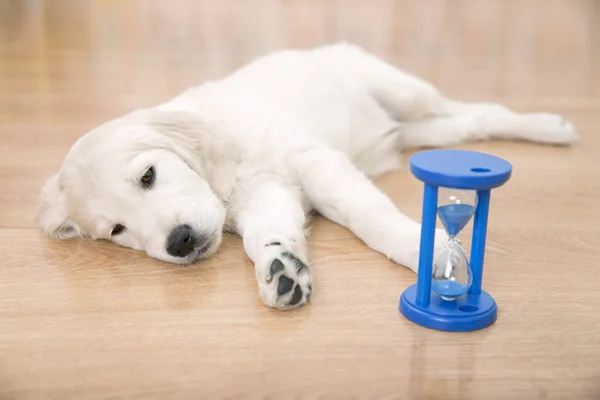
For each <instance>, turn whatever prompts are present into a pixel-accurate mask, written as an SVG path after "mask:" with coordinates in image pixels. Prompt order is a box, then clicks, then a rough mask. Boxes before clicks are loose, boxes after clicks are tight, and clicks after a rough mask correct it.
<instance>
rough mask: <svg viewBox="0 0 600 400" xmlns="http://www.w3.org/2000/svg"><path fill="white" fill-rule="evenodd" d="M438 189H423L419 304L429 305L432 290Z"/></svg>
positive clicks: (427, 186) (430, 187)
mask: <svg viewBox="0 0 600 400" xmlns="http://www.w3.org/2000/svg"><path fill="white" fill-rule="evenodd" d="M437 195H438V189H437V187H436V186H431V185H427V184H426V185H425V190H424V191H423V216H422V217H421V225H422V226H425V227H426V228H424V229H421V244H420V249H419V275H418V276H417V285H418V290H417V304H418V305H419V306H421V307H428V306H429V292H431V278H430V277H431V265H432V263H433V244H434V240H435V218H436V217H435V215H436V214H435V213H436V209H437V197H438V196H437Z"/></svg>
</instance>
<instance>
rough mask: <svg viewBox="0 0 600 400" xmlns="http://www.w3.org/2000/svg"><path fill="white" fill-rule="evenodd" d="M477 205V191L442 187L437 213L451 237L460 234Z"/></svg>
mask: <svg viewBox="0 0 600 400" xmlns="http://www.w3.org/2000/svg"><path fill="white" fill-rule="evenodd" d="M476 206H477V192H474V191H472V190H457V189H446V188H440V190H439V194H438V208H437V214H438V216H439V217H440V220H441V221H442V225H444V228H445V229H446V232H447V233H448V235H449V236H450V237H455V236H456V235H458V234H459V233H460V232H461V231H462V230H463V228H464V227H465V226H466V225H467V224H468V223H469V221H470V220H471V218H472V217H473V214H474V213H475V207H476Z"/></svg>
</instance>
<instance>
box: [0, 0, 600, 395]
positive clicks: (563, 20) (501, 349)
mask: <svg viewBox="0 0 600 400" xmlns="http://www.w3.org/2000/svg"><path fill="white" fill-rule="evenodd" d="M599 27H600V3H599V2H597V1H594V0H552V1H551V0H523V1H517V0H485V1H481V0H480V1H478V0H462V1H459V0H457V1H442V0H440V1H430V2H424V1H418V0H414V1H392V0H375V1H373V0H370V1H367V0H360V1H359V0H352V1H341V0H306V1H270V0H248V1H244V2H241V1H237V2H236V1H227V0H221V1H218V2H216V1H210V0H198V1H194V0H177V1H174V0H172V1H169V2H166V1H160V0H151V1H150V0H149V1H141V0H140V1H122V2H118V1H107V0H104V1H101V0H87V1H77V0H64V1H59V0H56V1H55V0H53V1H49V0H48V1H35V0H31V1H18V0H14V1H12V0H5V1H0V187H1V188H2V190H1V191H0V255H1V256H0V257H1V258H0V399H19V400H21V399H100V398H127V399H138V398H139V399H198V398H289V397H293V398H304V397H306V398H314V397H323V398H399V399H528V400H529V399H565V398H569V399H598V398H600V383H599V382H600V334H599V332H600V312H599V305H600V293H599V290H598V285H597V283H596V280H595V278H594V277H595V275H596V274H597V273H598V271H599V270H598V268H599V267H600V241H599V239H598V238H599V237H600V227H599V226H600V224H599V223H600V211H599V210H600V208H599V207H598V201H599V199H600V179H599V178H600V176H599V173H598V171H599V167H598V166H599V165H600V164H599V161H598V154H599V151H600V135H599V132H598V130H599V129H600V117H599V115H600V28H599ZM339 40H347V41H352V42H355V43H357V44H359V45H362V46H364V47H365V48H367V49H368V50H369V51H371V52H373V53H375V54H377V55H379V56H381V57H383V58H385V59H386V60H389V61H390V62H392V63H394V64H395V65H397V66H399V67H402V68H405V69H406V70H408V71H411V72H414V73H417V74H418V75H420V76H422V77H423V78H425V79H427V80H429V81H431V82H433V83H434V84H436V85H438V86H439V87H440V88H441V90H442V91H444V92H445V93H447V94H448V95H449V96H452V97H456V98H462V99H482V100H497V101H501V102H503V103H505V104H508V105H509V106H511V107H513V108H515V109H517V110H522V111H528V110H542V111H551V112H558V113H561V114H563V115H565V116H566V117H568V118H570V119H571V120H573V121H574V122H575V123H576V125H577V126H578V128H579V129H580V131H581V134H582V141H581V143H580V144H578V145H577V146H575V147H574V148H560V147H551V146H537V145H533V144H524V143H509V142H495V143H478V144H471V145H468V146H464V147H465V148H470V149H478V150H482V151H490V152H493V153H495V154H498V155H499V156H502V157H505V158H507V159H509V160H510V161H511V162H512V163H513V165H514V168H515V173H514V175H513V178H512V179H511V180H510V181H509V183H508V184H507V185H506V186H504V187H502V188H501V189H498V190H496V191H494V192H493V194H492V209H491V219H490V230H489V245H488V250H487V259H486V269H485V274H484V287H485V288H486V289H487V290H488V291H489V292H490V293H492V294H493V295H494V297H495V299H496V300H497V302H498V305H499V319H498V322H497V323H496V324H495V325H493V326H492V327H490V328H489V329H486V330H483V331H480V332H474V333H467V334H448V333H443V332H436V331H431V330H427V329H423V328H420V327H417V326H415V325H413V324H411V323H410V322H408V321H407V320H405V319H404V318H403V317H402V316H401V315H400V314H399V312H398V310H397V304H398V299H399V296H400V294H401V292H402V291H403V290H404V289H405V288H406V287H407V286H408V285H410V284H412V283H413V282H414V280H415V276H414V274H412V273H411V272H409V271H408V270H406V269H405V268H402V267H399V266H397V265H395V264H393V263H391V262H390V261H388V260H387V259H385V258H384V257H382V256H381V255H378V254H376V253H374V252H372V251H370V250H369V249H367V248H366V246H365V245H363V244H362V243H361V242H360V241H358V240H357V239H356V238H354V237H353V236H352V235H351V234H350V233H349V232H348V231H346V230H345V229H342V228H340V227H339V226H336V225H334V224H333V223H331V222H328V221H326V220H323V219H317V220H316V221H315V222H314V224H313V230H312V235H311V236H310V238H309V246H310V258H311V262H312V267H313V273H314V289H315V294H314V297H313V300H312V302H311V304H310V305H309V306H307V307H304V308H302V309H300V310H297V311H294V312H289V313H282V312H278V311H273V310H270V309H267V308H266V307H264V306H263V305H262V303H261V301H260V299H259V297H258V294H257V287H256V286H257V285H256V282H255V279H254V272H253V269H252V265H251V263H250V262H249V260H248V259H247V257H246V256H245V254H244V252H243V249H242V246H241V241H240V239H239V238H236V237H228V238H227V239H226V240H225V243H224V245H223V247H222V249H221V250H220V252H219V253H218V255H217V256H215V257H214V258H212V259H211V260H208V261H206V262H203V263H201V264H199V265H196V266H193V267H190V268H179V267H175V266H172V265H167V264H165V263H161V262H158V261H155V260H152V259H149V258H148V257H146V256H145V255H143V254H140V253H137V252H132V251H129V250H125V249H121V248H119V247H117V246H115V245H112V244H110V243H105V242H88V241H72V242H60V243H59V242H52V241H48V240H45V239H43V238H42V237H41V235H40V232H39V230H38V229H37V227H36V223H35V210H36V203H37V198H38V193H39V189H40V187H41V185H42V184H43V182H44V180H45V179H46V178H47V177H48V176H49V175H50V174H51V173H53V172H54V171H56V170H57V169H58V167H59V165H60V163H61V161H62V158H63V157H64V155H65V154H66V152H67V151H68V149H69V147H70V145H71V144H72V143H73V141H74V140H75V139H76V138H77V137H78V136H80V135H81V134H83V133H84V132H85V131H86V130H88V129H90V128H92V127H94V126H95V125H96V124H98V123H101V122H103V121H105V120H107V119H109V118H112V117H115V116H118V115H121V114H124V113H126V112H129V111H131V110H133V109H135V108H139V107H144V106H149V105H153V104H155V103H157V102H159V101H163V100H164V99H166V98H168V97H170V96H173V95H175V94H176V93H178V92H179V91H181V90H182V89H184V88H186V87H187V86H189V85H193V84H197V83H200V82H202V81H205V80H209V79H215V78H218V77H220V76H223V75H225V74H227V73H229V72H231V71H232V70H233V69H235V68H237V67H239V66H241V65H242V64H244V63H246V62H248V61H250V60H251V59H252V58H254V57H256V56H259V55H262V54H265V53H267V52H269V51H272V50H276V49H281V48H285V47H289V46H292V47H309V46H313V45H318V44H323V43H329V42H335V41H339ZM408 155H409V154H407V156H408ZM378 184H379V185H380V187H381V188H383V189H384V190H385V191H386V193H388V194H389V195H390V196H391V197H392V198H393V200H394V202H395V203H396V204H397V205H398V207H400V208H401V209H402V210H403V211H405V212H406V213H407V214H409V215H411V216H412V217H414V218H419V210H420V206H421V203H420V200H421V190H422V188H421V185H420V184H419V182H417V181H416V179H414V178H413V177H412V176H411V175H410V173H409V172H408V170H406V169H404V170H402V171H399V172H397V173H394V174H390V175H387V176H384V177H382V178H381V179H379V180H378ZM465 237H466V236H465Z"/></svg>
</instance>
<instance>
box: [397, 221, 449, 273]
mask: <svg viewBox="0 0 600 400" xmlns="http://www.w3.org/2000/svg"><path fill="white" fill-rule="evenodd" d="M403 243H404V244H405V249H406V254H403V257H402V258H401V260H403V262H401V261H399V260H396V261H397V262H400V263H401V264H404V265H406V266H407V267H408V268H410V269H411V270H412V271H414V272H418V270H419V257H420V250H421V234H420V231H419V233H418V235H417V234H415V235H414V236H411V237H410V238H406V239H405V240H404V242H403ZM446 244H448V234H447V233H446V231H445V230H443V229H439V228H438V229H436V230H435V239H434V243H433V258H434V259H435V257H436V256H437V255H438V254H439V253H440V251H442V249H443V248H444V246H446Z"/></svg>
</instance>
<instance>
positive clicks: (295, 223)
mask: <svg viewBox="0 0 600 400" xmlns="http://www.w3.org/2000/svg"><path fill="white" fill-rule="evenodd" d="M243 189H244V193H245V194H244V195H243V198H242V199H240V203H241V204H242V205H241V207H240V209H239V211H238V212H237V218H236V229H237V233H238V234H239V235H240V236H241V237H242V238H243V241H244V248H245V250H246V253H247V254H248V257H249V258H250V259H251V260H252V261H253V262H254V266H255V273H256V279H257V281H258V290H259V294H260V297H261V298H262V300H263V302H264V303H265V304H266V305H267V306H269V307H273V308H278V309H281V310H288V309H293V308H296V307H299V306H302V305H304V304H306V303H307V302H308V301H309V299H310V297H311V294H312V278H311V275H310V269H309V268H308V265H307V251H306V239H305V236H304V230H303V229H304V223H305V209H304V207H303V204H302V195H301V191H300V189H299V188H298V187H294V186H289V185H286V184H285V183H284V182H282V181H281V180H280V179H279V178H277V177H275V176H272V175H264V176H260V177H257V178H255V179H254V181H253V182H252V183H250V184H249V185H248V186H247V187H245V188H243Z"/></svg>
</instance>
